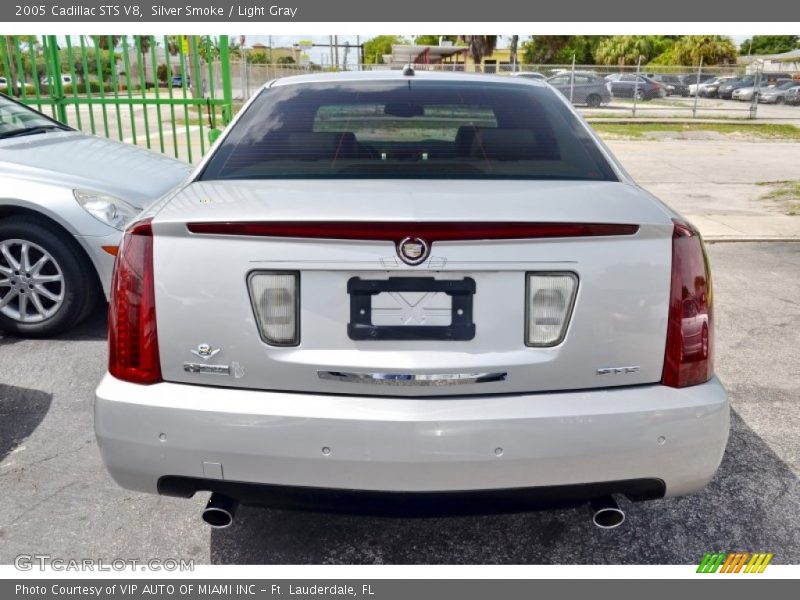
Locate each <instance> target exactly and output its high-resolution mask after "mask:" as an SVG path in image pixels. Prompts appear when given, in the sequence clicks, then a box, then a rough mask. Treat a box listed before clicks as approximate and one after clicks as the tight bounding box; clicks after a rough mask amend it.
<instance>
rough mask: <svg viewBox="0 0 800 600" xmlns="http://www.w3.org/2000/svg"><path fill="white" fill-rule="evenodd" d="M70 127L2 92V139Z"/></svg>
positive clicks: (0, 103)
mask: <svg viewBox="0 0 800 600" xmlns="http://www.w3.org/2000/svg"><path fill="white" fill-rule="evenodd" d="M48 129H69V128H68V127H66V126H64V125H62V124H60V123H59V122H58V121H54V120H52V119H49V118H48V117H45V116H44V115H42V114H40V113H38V112H36V111H35V110H31V109H30V108H28V107H27V106H25V105H23V104H20V103H19V102H15V101H14V100H11V99H10V98H7V97H5V96H3V95H2V94H0V139H2V138H5V137H13V136H16V135H22V134H25V133H29V132H36V131H45V130H48Z"/></svg>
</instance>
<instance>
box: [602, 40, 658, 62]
mask: <svg viewBox="0 0 800 600" xmlns="http://www.w3.org/2000/svg"><path fill="white" fill-rule="evenodd" d="M655 54H656V48H655V44H654V43H653V39H652V36H646V35H614V36H611V37H610V38H607V39H605V40H603V41H601V42H600V44H598V46H597V49H596V50H595V52H594V58H595V60H596V61H597V62H598V63H600V64H604V65H635V64H636V63H637V62H638V61H639V57H642V60H643V61H645V62H646V61H649V60H650V59H651V58H654V57H655Z"/></svg>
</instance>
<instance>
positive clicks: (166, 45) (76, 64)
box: [0, 35, 233, 162]
mask: <svg viewBox="0 0 800 600" xmlns="http://www.w3.org/2000/svg"><path fill="white" fill-rule="evenodd" d="M0 76H1V78H0V92H4V93H7V94H9V95H13V96H14V97H16V98H18V99H19V100H21V101H22V102H24V103H26V104H29V105H31V106H33V107H35V108H37V109H39V110H41V111H44V112H49V113H50V114H52V116H53V117H54V118H56V119H58V120H59V121H61V122H63V123H66V124H68V125H71V126H73V127H76V128H77V129H81V130H83V131H87V132H91V133H94V134H97V135H104V136H106V137H111V138H117V139H119V140H121V141H124V142H128V143H133V144H138V145H141V146H146V147H147V148H152V149H154V150H159V151H161V152H163V153H165V154H171V155H173V156H175V157H176V158H181V159H183V160H186V161H188V162H194V161H196V160H198V159H199V158H200V157H202V155H203V154H204V153H205V151H206V148H207V146H208V143H209V142H213V140H214V139H216V136H217V135H219V132H220V129H221V128H223V127H224V126H225V125H227V124H228V122H230V119H231V117H232V114H233V98H232V94H231V77H230V61H229V55H228V36H225V35H221V36H219V37H211V36H170V35H167V36H158V37H157V36H151V35H134V36H124V35H123V36H111V35H108V36H61V35H59V36H55V35H47V36H33V35H16V36H2V43H0Z"/></svg>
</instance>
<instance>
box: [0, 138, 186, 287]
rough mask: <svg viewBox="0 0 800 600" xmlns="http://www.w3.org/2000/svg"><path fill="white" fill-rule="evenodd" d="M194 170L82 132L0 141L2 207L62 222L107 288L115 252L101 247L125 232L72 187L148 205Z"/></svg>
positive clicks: (140, 205) (137, 206)
mask: <svg viewBox="0 0 800 600" xmlns="http://www.w3.org/2000/svg"><path fill="white" fill-rule="evenodd" d="M190 172H191V168H190V167H189V165H187V164H185V163H182V162H180V161H177V160H174V159H171V158H167V157H165V156H163V155H160V154H156V153H155V152H151V151H148V150H144V149H142V148H138V147H136V146H132V145H130V144H123V143H121V142H115V141H113V140H108V139H105V138H100V137H96V136H92V135H88V134H84V133H81V132H77V131H64V132H48V133H44V134H38V135H31V136H24V137H20V138H10V139H6V140H0V182H2V188H0V207H2V206H14V207H20V208H25V209H28V210H32V211H35V212H37V213H40V214H42V215H44V216H46V217H48V218H49V219H52V220H53V221H55V222H56V223H58V224H59V225H61V226H62V227H63V228H64V229H65V230H66V231H67V232H69V233H70V234H72V235H73V236H74V237H75V239H76V241H77V242H78V243H79V244H80V245H81V247H82V248H83V249H84V250H85V251H86V253H87V255H88V256H89V258H90V259H91V260H92V263H93V264H94V267H95V269H96V270H97V272H98V275H99V276H100V281H101V283H102V284H103V288H104V290H105V291H106V293H107V292H108V285H109V284H110V281H111V270H112V268H113V264H114V257H113V256H111V255H110V254H108V253H107V252H105V251H104V250H103V249H102V246H116V245H117V244H119V240H120V237H121V232H120V231H118V230H116V229H114V228H113V227H109V226H108V225H106V224H104V223H102V222H100V221H98V220H97V219H95V218H94V217H93V216H92V215H90V214H89V213H88V212H86V211H85V210H84V209H83V208H82V207H81V206H80V205H79V204H78V203H77V202H76V201H75V198H74V196H73V194H72V190H73V189H89V190H94V191H99V192H103V193H106V194H111V195H112V196H116V197H118V198H121V199H122V200H125V201H126V202H128V203H129V204H131V205H133V206H134V207H136V208H144V207H145V206H146V205H147V204H149V203H150V202H152V201H153V200H155V199H157V198H159V197H160V196H162V195H163V194H165V193H166V192H168V191H169V190H171V189H173V188H175V187H176V186H177V185H179V184H180V183H182V182H183V181H184V180H186V178H187V177H188V175H189V173H190Z"/></svg>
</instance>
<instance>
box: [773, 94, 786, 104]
mask: <svg viewBox="0 0 800 600" xmlns="http://www.w3.org/2000/svg"><path fill="white" fill-rule="evenodd" d="M785 102H786V100H785V99H784V98H783V96H778V97H777V98H775V104H784V103H785Z"/></svg>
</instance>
